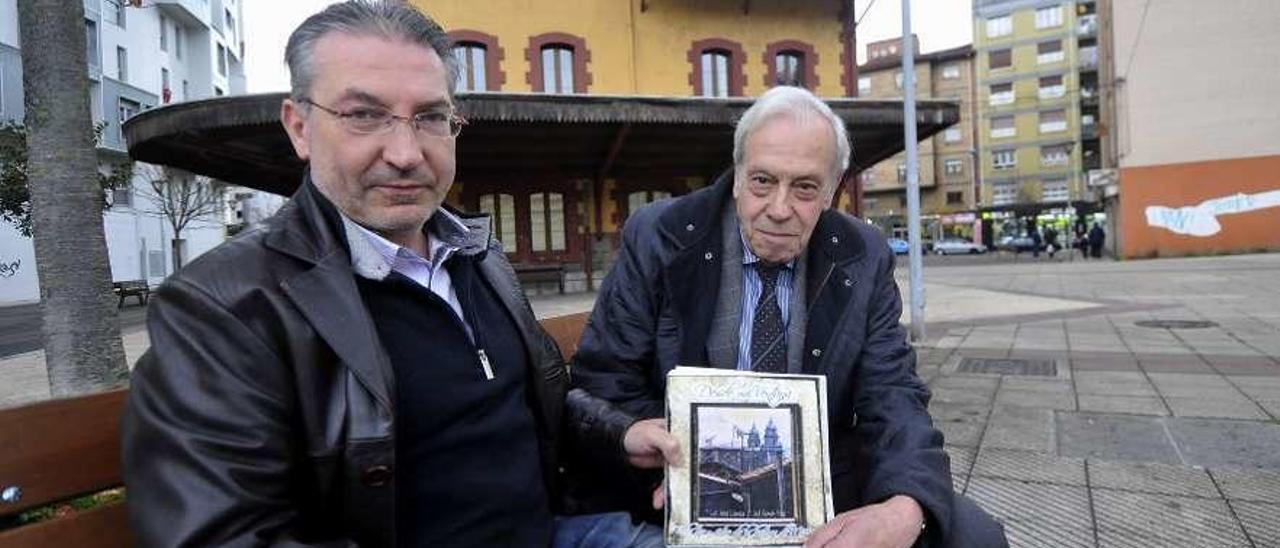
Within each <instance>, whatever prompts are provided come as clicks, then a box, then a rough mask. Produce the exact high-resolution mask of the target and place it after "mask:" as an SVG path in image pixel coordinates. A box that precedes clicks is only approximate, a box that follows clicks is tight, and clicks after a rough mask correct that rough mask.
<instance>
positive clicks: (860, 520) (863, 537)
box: [804, 495, 924, 548]
mask: <svg viewBox="0 0 1280 548" xmlns="http://www.w3.org/2000/svg"><path fill="white" fill-rule="evenodd" d="M923 523H924V511H923V510H921V509H920V504H919V503H917V502H916V501H915V499H913V498H911V497H908V496H905V495H898V496H895V497H893V498H890V499H889V500H886V501H884V502H882V503H880V504H872V505H869V506H863V507H862V508H858V509H855V510H850V511H848V512H845V513H843V514H840V515H838V516H836V519H833V520H831V521H830V522H828V523H827V524H826V525H823V526H822V527H821V528H820V529H818V530H817V531H814V532H813V534H812V535H809V540H808V542H805V543H804V546H805V548H819V547H824V546H825V547H828V548H843V547H857V548H863V547H875V548H908V547H910V546H911V545H912V544H914V543H915V541H916V537H918V536H920V525H921V524H923Z"/></svg>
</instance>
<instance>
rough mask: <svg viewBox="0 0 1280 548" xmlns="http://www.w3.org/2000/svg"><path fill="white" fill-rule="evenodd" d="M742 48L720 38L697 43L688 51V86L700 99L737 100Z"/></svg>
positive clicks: (740, 88)
mask: <svg viewBox="0 0 1280 548" xmlns="http://www.w3.org/2000/svg"><path fill="white" fill-rule="evenodd" d="M745 62H746V54H744V53H743V52H742V44H739V43H737V42H734V41H732V40H725V39H723V38H707V39H704V40H697V41H695V42H693V43H692V44H690V47H689V64H690V69H691V70H690V71H689V85H690V86H691V87H692V88H693V94H694V95H698V96H701V97H740V96H742V94H743V89H742V88H743V84H744V83H745V81H746V78H745V77H743V75H742V65H743V63H745Z"/></svg>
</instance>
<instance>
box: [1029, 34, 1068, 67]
mask: <svg viewBox="0 0 1280 548" xmlns="http://www.w3.org/2000/svg"><path fill="white" fill-rule="evenodd" d="M1065 58H1066V54H1065V53H1063V51H1062V40H1049V41H1048V42H1040V43H1039V44H1036V63H1037V64H1041V65H1044V64H1047V63H1057V62H1058V61H1061V60H1063V59H1065Z"/></svg>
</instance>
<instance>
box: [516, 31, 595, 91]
mask: <svg viewBox="0 0 1280 548" xmlns="http://www.w3.org/2000/svg"><path fill="white" fill-rule="evenodd" d="M524 55H525V60H526V61H528V62H529V72H527V73H525V82H527V83H528V84H529V88H530V89H531V90H533V92H534V93H587V91H588V89H589V88H590V87H591V71H590V70H589V68H588V65H589V64H590V63H591V50H590V49H587V41H586V40H585V39H583V38H582V37H581V36H574V35H572V34H568V33H564V32H548V33H546V34H539V35H537V36H532V37H530V38H529V47H528V48H526V49H525V50H524Z"/></svg>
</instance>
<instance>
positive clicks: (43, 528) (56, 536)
mask: <svg viewBox="0 0 1280 548" xmlns="http://www.w3.org/2000/svg"><path fill="white" fill-rule="evenodd" d="M127 514H128V513H127V512H126V511H125V506H124V503H115V504H109V505H106V506H99V507H97V508H94V509H92V510H86V511H84V512H77V513H75V514H72V515H71V516H68V517H65V518H60V519H51V520H49V521H42V522H40V523H36V524H33V525H28V526H26V527H19V528H17V529H9V530H7V531H0V546H5V547H6V548H46V547H48V546H92V547H95V548H125V547H127V546H132V545H133V535H131V534H130V532H129V527H128V522H129V516H128V515H127Z"/></svg>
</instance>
